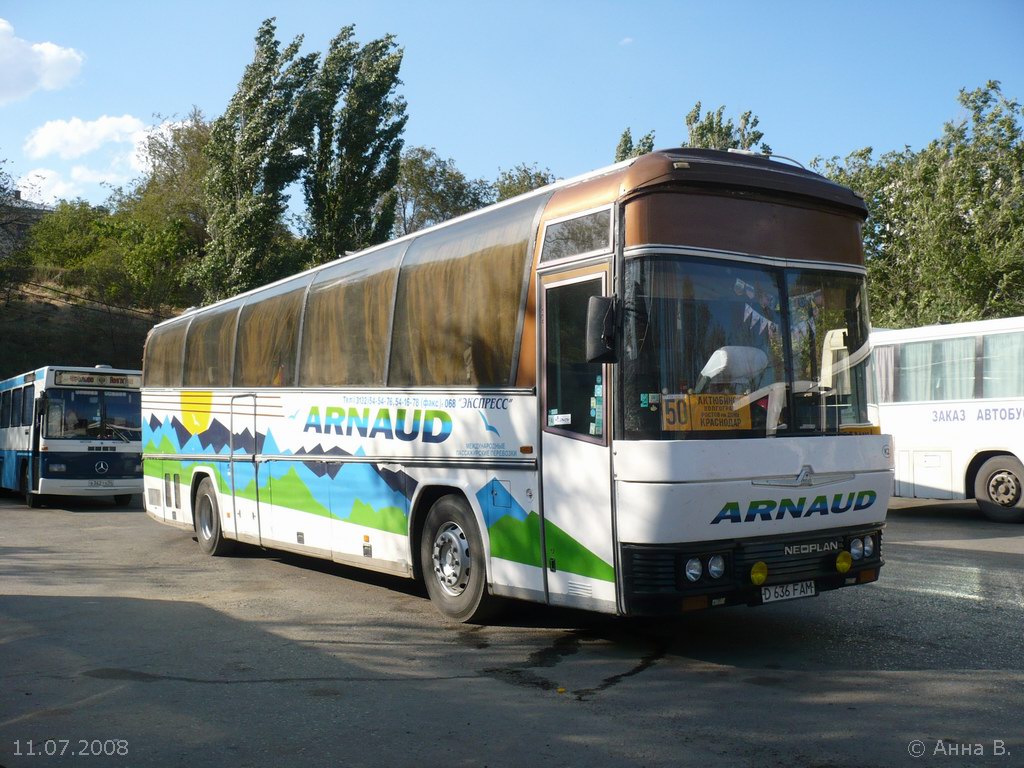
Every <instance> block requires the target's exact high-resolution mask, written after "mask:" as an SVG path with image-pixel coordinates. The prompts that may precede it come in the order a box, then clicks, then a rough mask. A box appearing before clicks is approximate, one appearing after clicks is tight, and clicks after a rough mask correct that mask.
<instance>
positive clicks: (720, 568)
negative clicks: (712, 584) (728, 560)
mask: <svg viewBox="0 0 1024 768" xmlns="http://www.w3.org/2000/svg"><path fill="white" fill-rule="evenodd" d="M724 573H725V558H724V557H722V556H721V555H712V556H711V558H710V559H709V560H708V576H710V577H711V578H712V579H720V578H722V575H723V574H724Z"/></svg>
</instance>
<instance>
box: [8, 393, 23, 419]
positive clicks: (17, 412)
mask: <svg viewBox="0 0 1024 768" xmlns="http://www.w3.org/2000/svg"><path fill="white" fill-rule="evenodd" d="M20 422H21V390H20V389H15V390H11V421H10V424H9V426H12V427H17V426H19V424H20Z"/></svg>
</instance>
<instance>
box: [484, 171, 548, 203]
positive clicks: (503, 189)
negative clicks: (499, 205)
mask: <svg viewBox="0 0 1024 768" xmlns="http://www.w3.org/2000/svg"><path fill="white" fill-rule="evenodd" d="M554 181H555V175H554V174H553V173H552V172H551V171H550V170H549V169H548V168H544V169H543V170H541V169H540V168H538V167H537V164H536V163H533V164H531V165H527V164H526V163H520V164H519V165H516V166H514V167H513V168H511V169H510V170H507V171H499V172H498V179H497V180H496V181H495V182H494V193H495V198H496V200H497V201H499V202H500V201H502V200H508V199H509V198H512V197H515V196H516V195H522V194H525V193H526V192H532V191H533V190H535V189H539V188H540V187H545V186H547V185H548V184H551V183H553V182H554Z"/></svg>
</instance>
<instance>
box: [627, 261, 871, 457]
mask: <svg viewBox="0 0 1024 768" xmlns="http://www.w3.org/2000/svg"><path fill="white" fill-rule="evenodd" d="M624 298H625V300H624V308H625V312H624V314H625V320H624V348H623V361H622V362H623V365H622V376H623V392H624V398H625V402H624V404H623V423H624V427H625V437H626V438H627V439H642V440H651V439H661V440H676V439H685V438H702V439H708V438H735V437H767V436H774V435H808V434H837V433H839V432H840V431H841V430H840V428H841V427H842V426H843V425H848V424H865V423H866V422H867V421H868V417H867V400H868V397H867V394H868V393H867V391H866V387H867V381H868V378H869V377H868V376H867V374H866V371H867V365H868V345H867V341H868V327H869V326H868V319H867V293H866V289H865V285H864V279H863V277H861V276H859V275H854V274H847V273H830V272H821V271H812V270H804V269H781V268H776V267H766V266H762V265H754V264H747V263H740V262H729V261H724V260H717V259H716V260H711V259H699V258H691V257H678V256H645V257H640V258H633V259H630V260H628V261H627V263H626V269H625V286H624Z"/></svg>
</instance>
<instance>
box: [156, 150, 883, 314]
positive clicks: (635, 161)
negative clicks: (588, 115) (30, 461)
mask: <svg viewBox="0 0 1024 768" xmlns="http://www.w3.org/2000/svg"><path fill="white" fill-rule="evenodd" d="M666 187H669V188H677V189H693V190H701V191H706V192H713V191H715V190H716V189H717V190H726V189H729V190H740V191H747V192H754V191H760V192H767V193H769V194H772V195H776V196H782V197H788V198H790V199H792V200H794V202H803V203H804V204H816V205H819V206H820V205H825V206H828V207H838V208H841V209H843V210H844V212H845V213H847V214H849V215H852V216H854V217H858V218H860V219H861V220H863V219H864V218H866V216H867V208H866V206H865V204H864V200H863V198H861V197H860V195H858V194H857V193H855V192H853V191H852V190H850V189H849V188H847V187H844V186H842V185H840V184H836V183H835V182H833V181H830V180H829V179H826V178H825V177H824V176H821V175H819V174H817V173H814V172H813V171H808V170H806V169H805V168H802V167H799V166H796V165H792V164H790V163H784V162H779V161H778V160H774V159H772V158H771V157H769V156H765V155H759V154H755V153H750V152H743V151H734V150H729V151H720V150H713V149H696V148H691V147H678V148H674V149H664V150H657V151H655V152H651V153H649V154H646V155H642V156H640V157H636V158H631V159H628V160H624V161H622V162H619V163H615V164H613V165H609V166H606V167H603V168H598V169H596V170H594V171H590V172H588V173H584V174H581V175H579V176H574V177H572V178H568V179H562V180H559V181H556V182H554V183H553V184H549V185H547V186H544V187H540V188H538V189H535V190H532V191H530V192H526V193H524V194H522V195H518V196H516V197H513V198H510V199H508V200H503V201H501V202H500V203H496V204H494V205H489V206H487V207H485V208H481V209H479V210H477V211H473V212H471V213H467V214H464V215H462V216H458V217H456V218H454V219H450V220H448V221H444V222H441V223H439V224H435V225H433V226H431V227H427V228H424V229H421V230H417V231H416V232H411V233H409V234H407V235H403V236H402V237H398V238H395V239H394V240H389V241H387V242H385V243H380V244H378V245H374V246H371V247H369V248H366V249H364V250H361V251H357V252H355V253H348V254H345V255H344V256H341V257H339V258H338V259H335V260H334V261H333V262H327V263H325V264H319V265H317V266H315V267H312V268H310V269H309V270H306V271H305V272H298V273H296V274H294V275H289V276H288V277H285V278H282V279H280V280H278V281H275V282H273V283H268V284H266V285H262V286H259V287H257V288H253V289H251V290H249V291H245V292H243V293H240V294H237V295H235V296H231V297H228V298H225V299H221V300H220V301H217V302H215V303H213V304H209V305H207V306H203V307H191V308H189V309H188V310H186V311H185V312H182V313H181V314H180V315H177V316H175V317H173V318H170V319H168V320H165V321H164V322H163V323H159V324H158V325H157V326H155V327H160V326H161V325H164V324H167V323H173V322H176V321H178V320H181V319H182V318H184V317H187V316H189V315H191V314H194V313H197V312H201V311H206V310H208V309H210V308H212V307H216V306H218V305H220V304H223V303H226V302H229V301H237V300H239V299H242V298H244V297H246V296H248V295H250V294H252V293H256V292H263V291H266V290H267V289H269V288H271V287H273V286H275V285H277V284H279V283H285V282H287V281H291V280H294V279H295V278H298V277H301V276H302V275H306V274H309V273H312V272H317V271H319V270H321V269H323V268H324V267H327V266H329V265H330V264H335V263H338V262H341V261H345V260H348V259H355V258H359V257H361V256H365V255H367V254H370V253H374V252H376V251H379V250H380V249H382V248H384V247H387V246H390V245H394V244H396V243H401V242H405V241H409V240H414V239H416V238H419V237H422V236H423V235H426V234H429V233H431V232H435V231H437V230H440V229H444V228H446V227H450V226H452V225H454V224H456V223H458V222H463V221H466V220H469V219H473V218H476V217H478V216H485V215H487V214H488V213H489V212H491V211H494V210H497V209H499V208H503V207H506V206H509V205H512V204H515V203H517V202H520V201H523V200H526V199H529V198H532V197H537V198H541V197H543V196H550V199H549V200H547V202H546V203H545V204H544V212H543V220H550V219H555V218H558V217H560V216H563V215H567V214H570V213H573V212H577V211H584V210H587V209H589V208H596V207H599V206H602V205H608V204H610V203H613V202H615V201H617V200H626V199H629V198H632V197H635V196H638V195H642V194H645V193H647V192H649V191H652V190H654V189H659V190H660V189H664V188H666ZM540 204H541V203H540V202H538V205H540Z"/></svg>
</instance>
